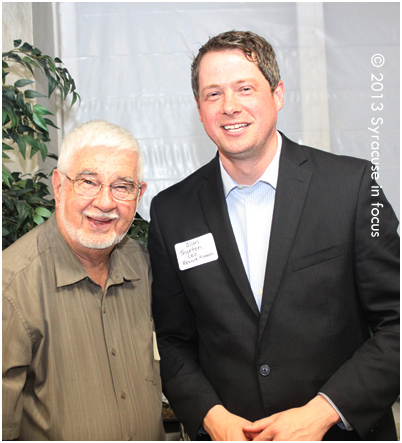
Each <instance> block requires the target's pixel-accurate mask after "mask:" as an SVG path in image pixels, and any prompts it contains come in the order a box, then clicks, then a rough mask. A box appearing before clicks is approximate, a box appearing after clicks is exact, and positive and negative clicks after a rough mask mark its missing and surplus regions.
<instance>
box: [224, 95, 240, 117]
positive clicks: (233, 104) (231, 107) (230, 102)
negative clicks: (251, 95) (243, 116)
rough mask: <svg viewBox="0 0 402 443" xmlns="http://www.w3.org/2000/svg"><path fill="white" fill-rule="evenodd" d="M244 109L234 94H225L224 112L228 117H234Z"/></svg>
mask: <svg viewBox="0 0 402 443" xmlns="http://www.w3.org/2000/svg"><path fill="white" fill-rule="evenodd" d="M241 109H242V106H241V102H240V100H239V99H238V97H236V94H235V93H233V92H227V93H225V95H224V97H223V102H222V112H223V113H224V114H227V115H233V114H235V113H236V112H240V111H241Z"/></svg>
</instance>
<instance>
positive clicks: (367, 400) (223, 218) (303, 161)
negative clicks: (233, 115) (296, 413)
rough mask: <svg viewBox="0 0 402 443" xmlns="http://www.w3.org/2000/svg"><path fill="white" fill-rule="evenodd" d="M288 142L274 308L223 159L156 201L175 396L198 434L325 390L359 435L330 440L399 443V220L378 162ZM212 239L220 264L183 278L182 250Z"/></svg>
mask: <svg viewBox="0 0 402 443" xmlns="http://www.w3.org/2000/svg"><path fill="white" fill-rule="evenodd" d="M282 137H283V145H282V152H281V158H280V164H279V176H278V184H277V190H276V197H275V206H274V214H273V221H272V229H271V237H270V244H269V254H268V260H267V267H266V276H265V283H264V292H263V299H262V307H261V312H259V311H258V309H257V305H256V302H255V300H254V296H253V294H252V291H251V287H250V285H249V282H248V279H247V276H246V273H245V271H244V267H243V264H242V260H241V257H240V254H239V251H238V249H237V245H236V241H235V238H234V234H233V231H232V228H231V223H230V220H229V216H228V211H227V206H226V203H225V198H224V194H223V188H222V179H221V175H220V169H219V159H218V156H217V157H216V158H215V159H213V160H212V161H211V162H210V163H209V164H207V165H206V166H204V167H202V168H201V169H199V170H198V171H196V172H195V173H194V174H192V175H191V176H189V177H188V178H186V179H185V180H184V181H182V182H181V183H178V184H176V185H174V186H172V187H171V188H169V189H167V190H165V191H163V192H161V193H160V194H159V195H158V196H156V197H155V198H154V199H153V201H152V204H151V223H150V226H149V251H150V254H151V260H152V266H153V275H154V283H153V313H154V319H155V323H156V330H157V336H158V345H159V349H160V354H161V374H162V380H163V390H164V393H165V395H166V396H167V398H168V399H169V401H170V403H171V405H172V407H173V409H174V411H175V413H176V415H177V416H178V417H179V419H180V420H181V421H182V422H183V423H184V427H185V429H186V430H187V432H188V433H189V435H190V437H192V438H195V436H196V433H197V430H198V428H199V426H200V425H201V424H202V420H203V418H204V416H205V415H206V413H207V412H208V410H209V409H210V408H211V407H213V406H214V405H216V404H222V405H224V406H225V407H226V408H227V409H228V410H229V411H230V412H232V413H234V414H237V415H239V416H242V417H244V418H246V419H249V420H252V421H254V420H257V419H260V418H263V417H267V416H269V415H271V414H274V413H276V412H279V411H283V410H286V409H289V408H294V407H298V406H303V405H304V404H306V403H307V402H308V401H309V400H311V399H312V398H313V397H315V396H316V395H317V393H318V392H322V393H324V394H326V395H327V396H328V397H329V398H330V399H331V400H332V401H333V402H334V404H335V405H336V406H337V407H338V409H339V410H340V411H341V412H342V414H343V415H344V416H345V418H346V419H347V420H348V421H349V422H350V424H351V425H352V426H353V428H354V430H355V431H354V432H347V431H343V430H341V429H340V428H339V427H337V426H335V427H333V428H332V429H331V430H330V432H329V433H328V434H327V436H326V437H327V438H328V439H332V440H336V439H346V440H352V439H355V438H357V439H358V438H362V439H368V438H373V439H377V438H378V439H381V440H386V439H393V438H395V428H394V425H393V421H392V416H391V414H390V407H391V405H392V404H393V402H394V401H395V399H396V398H397V396H398V393H399V237H398V235H397V226H398V221H397V218H396V217H395V214H394V212H393V210H392V208H391V207H390V205H389V203H388V202H387V200H386V199H385V197H384V195H383V194H382V192H381V193H380V194H379V195H377V191H376V189H377V188H372V186H374V185H376V184H375V182H374V181H373V180H372V179H371V177H370V174H371V169H370V168H371V163H369V162H367V161H364V160H359V159H355V158H350V157H342V156H335V155H332V154H329V153H326V152H323V151H320V150H315V149H312V148H308V147H305V146H300V145H297V144H295V143H293V142H291V141H290V140H289V139H287V138H286V137H285V136H282ZM374 190H375V192H374ZM377 203H379V204H380V205H379V206H378V207H377V209H378V210H379V214H378V216H377V219H375V218H374V215H373V214H377V211H376V210H374V211H373V208H376V206H373V204H374V205H375V204H377ZM381 205H382V206H381ZM372 211H373V212H372ZM377 221H379V223H377ZM378 225H379V226H378ZM377 228H378V229H379V230H377ZM207 233H212V235H213V237H214V240H215V244H216V248H217V252H218V256H219V258H218V260H215V261H212V262H210V263H207V264H204V265H201V266H196V267H193V268H191V269H187V270H185V271H181V270H179V267H178V261H177V257H176V253H175V244H177V243H181V242H184V241H187V240H191V239H194V238H196V237H199V236H201V235H204V234H207Z"/></svg>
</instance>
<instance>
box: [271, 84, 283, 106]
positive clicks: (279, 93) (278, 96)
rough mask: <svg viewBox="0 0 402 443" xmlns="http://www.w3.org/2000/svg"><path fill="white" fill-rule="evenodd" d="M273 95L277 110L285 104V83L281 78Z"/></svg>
mask: <svg viewBox="0 0 402 443" xmlns="http://www.w3.org/2000/svg"><path fill="white" fill-rule="evenodd" d="M273 97H274V100H275V103H276V109H277V110H278V112H279V111H280V110H281V109H282V108H283V105H284V104H285V85H284V84H283V81H282V80H280V81H279V83H278V86H277V87H276V89H275V91H274V93H273Z"/></svg>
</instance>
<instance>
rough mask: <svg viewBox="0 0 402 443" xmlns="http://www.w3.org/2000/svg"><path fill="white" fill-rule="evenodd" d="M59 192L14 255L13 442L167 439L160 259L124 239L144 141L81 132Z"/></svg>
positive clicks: (87, 129)
mask: <svg viewBox="0 0 402 443" xmlns="http://www.w3.org/2000/svg"><path fill="white" fill-rule="evenodd" d="M53 188H54V195H55V201H56V213H55V214H54V215H53V216H52V217H51V218H50V219H49V220H48V221H47V222H46V223H44V224H43V225H41V226H39V227H37V228H36V229H34V230H32V231H31V232H29V233H28V234H26V235H25V236H24V237H23V238H21V239H19V240H18V241H17V242H16V243H14V244H13V245H12V246H10V247H9V248H8V249H6V250H5V251H4V253H3V440H4V439H6V440H11V439H17V438H18V439H20V440H161V439H164V431H163V425H162V418H161V412H162V402H161V400H162V396H161V395H162V394H161V384H160V377H159V361H158V359H159V357H158V352H157V348H156V344H155V339H154V332H153V331H154V325H153V320H152V315H151V308H150V284H151V270H150V264H149V257H148V253H147V251H146V250H145V248H144V247H143V246H142V245H140V244H139V243H138V242H135V241H133V240H131V239H128V238H124V237H125V234H126V232H127V230H128V229H129V227H130V225H131V223H132V220H133V218H134V215H135V213H136V208H137V205H138V202H139V200H140V199H141V197H142V195H143V194H144V192H145V189H146V183H144V182H143V181H142V157H141V152H140V149H139V147H138V143H137V141H136V140H135V138H134V137H133V136H132V135H131V134H130V133H129V132H127V131H126V130H124V129H123V128H120V127H118V126H115V125H113V124H110V123H107V122H103V121H93V122H89V123H86V124H84V125H82V126H80V127H79V128H76V129H75V130H73V131H72V132H71V133H70V134H69V135H68V136H67V137H66V139H65V140H64V142H63V145H62V148H61V153H60V158H59V162H58V167H57V169H56V170H55V171H54V173H53ZM123 238H124V240H123ZM122 240H123V241H122Z"/></svg>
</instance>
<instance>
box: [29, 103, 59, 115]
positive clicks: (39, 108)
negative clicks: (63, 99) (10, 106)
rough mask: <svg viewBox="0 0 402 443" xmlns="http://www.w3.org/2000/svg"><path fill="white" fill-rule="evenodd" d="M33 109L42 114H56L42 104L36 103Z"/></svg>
mask: <svg viewBox="0 0 402 443" xmlns="http://www.w3.org/2000/svg"><path fill="white" fill-rule="evenodd" d="M33 111H34V113H35V112H36V113H37V114H41V115H54V114H53V113H51V112H50V111H49V110H48V109H46V108H45V107H44V106H42V105H34V107H33Z"/></svg>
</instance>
